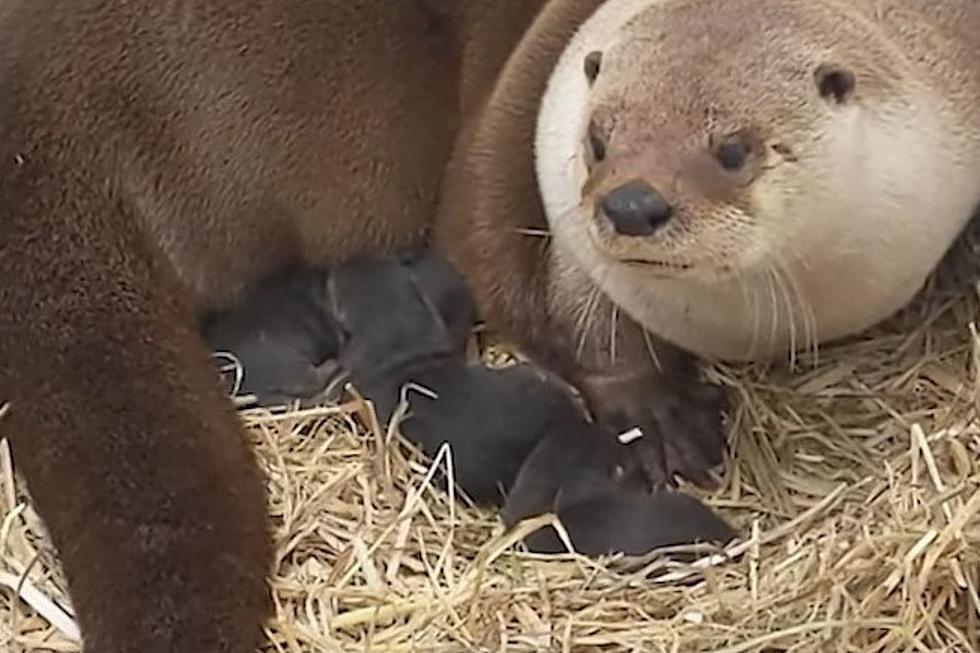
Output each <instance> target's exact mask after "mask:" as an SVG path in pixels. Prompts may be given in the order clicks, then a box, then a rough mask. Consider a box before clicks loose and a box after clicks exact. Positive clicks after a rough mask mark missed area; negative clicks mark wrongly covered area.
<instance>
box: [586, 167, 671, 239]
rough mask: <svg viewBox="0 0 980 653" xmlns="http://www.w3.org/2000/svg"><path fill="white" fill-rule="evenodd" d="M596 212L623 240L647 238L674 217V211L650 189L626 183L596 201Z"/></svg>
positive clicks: (637, 181)
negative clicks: (630, 237)
mask: <svg viewBox="0 0 980 653" xmlns="http://www.w3.org/2000/svg"><path fill="white" fill-rule="evenodd" d="M599 210H600V212H601V213H602V215H603V216H605V218H606V220H608V221H609V223H610V224H611V225H612V228H613V229H614V230H615V231H616V233H618V234H620V235H622V236H650V235H653V234H654V233H656V231H657V230H658V229H660V227H662V226H663V225H665V224H666V223H667V222H668V221H669V220H670V218H671V216H673V214H674V208H673V207H672V206H671V205H670V203H669V202H668V201H667V200H666V199H665V198H664V196H663V195H661V194H660V193H659V192H658V191H657V190H656V189H655V188H654V187H653V186H651V185H650V184H648V183H647V182H645V181H643V180H641V179H634V180H632V181H628V182H626V183H624V184H622V185H621V186H617V187H616V188H614V189H612V190H611V191H609V193H607V194H606V196H605V197H603V198H602V199H601V200H600V201H599Z"/></svg>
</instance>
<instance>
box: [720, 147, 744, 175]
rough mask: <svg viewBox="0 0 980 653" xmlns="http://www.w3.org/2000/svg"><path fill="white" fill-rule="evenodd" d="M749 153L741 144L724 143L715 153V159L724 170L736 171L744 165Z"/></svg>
mask: <svg viewBox="0 0 980 653" xmlns="http://www.w3.org/2000/svg"><path fill="white" fill-rule="evenodd" d="M748 156H749V151H748V149H747V148H746V147H745V145H744V144H743V143H739V142H735V143H724V144H722V145H720V146H719V147H718V150H717V151H716V152H715V158H717V159H718V163H720V164H721V167H722V168H724V169H725V170H738V169H739V168H741V167H742V166H743V165H745V159H747V158H748Z"/></svg>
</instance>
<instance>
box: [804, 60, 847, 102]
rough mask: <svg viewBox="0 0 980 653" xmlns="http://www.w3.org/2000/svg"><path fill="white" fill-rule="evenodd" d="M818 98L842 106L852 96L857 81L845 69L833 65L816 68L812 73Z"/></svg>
mask: <svg viewBox="0 0 980 653" xmlns="http://www.w3.org/2000/svg"><path fill="white" fill-rule="evenodd" d="M813 78H814V80H815V81H816V83H817V90H818V91H820V97H822V98H823V99H825V100H827V101H828V102H833V103H835V104H844V103H845V102H847V101H848V100H850V99H851V96H852V95H853V94H854V87H855V85H856V84H857V79H855V77H854V73H852V72H851V71H850V70H848V69H847V68H844V67H843V66H836V65H833V64H822V65H820V66H817V69H816V70H815V71H814V73H813Z"/></svg>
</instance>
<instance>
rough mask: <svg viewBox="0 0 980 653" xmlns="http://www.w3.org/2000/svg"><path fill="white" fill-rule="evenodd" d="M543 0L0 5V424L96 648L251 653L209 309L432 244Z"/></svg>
mask: <svg viewBox="0 0 980 653" xmlns="http://www.w3.org/2000/svg"><path fill="white" fill-rule="evenodd" d="M542 2H543V0H496V1H495V2H493V3H484V2H473V3H468V4H464V3H458V2H452V1H450V0H445V1H444V2H443V1H440V0H400V1H399V2H390V1H387V0H371V1H362V2H346V1H340V0H318V1H316V2H312V1H309V0H277V1H276V2H258V1H254V0H249V1H245V0H241V1H237V2H233V3H225V2H217V1H207V0H184V1H179V0H175V1H173V2H155V1H150V0H133V1H131V2H126V3H115V2H105V1H102V0H72V1H71V2H61V1H58V0H5V2H4V3H3V4H2V6H0V304H2V306H3V310H2V311H0V361H2V365H0V401H9V402H10V413H9V415H7V417H6V418H5V419H4V420H3V422H2V423H0V428H2V435H4V436H6V437H8V438H9V439H10V442H11V443H12V446H13V451H14V456H15V459H16V464H17V466H18V468H19V469H20V470H22V471H23V472H24V473H25V475H26V477H27V480H28V485H29V488H30V490H31V492H32V494H33V496H34V499H35V502H36V505H37V508H38V510H39V512H40V514H41V515H42V516H43V518H44V519H45V521H46V523H47V526H48V528H49V530H50V532H51V536H52V538H53V540H54V543H55V545H56V546H57V548H58V551H59V554H60V556H61V560H62V562H63V565H64V569H65V572H66V574H67V577H68V581H69V590H70V593H71V596H72V599H73V602H74V605H75V608H76V610H77V616H78V619H79V622H80V626H81V630H82V632H83V637H84V639H85V646H86V651H87V652H88V653H110V652H111V653H115V652H121V651H139V652H140V653H152V652H154V651H160V652H163V651H180V652H181V653H203V652H205V651H207V652H209V653H210V652H212V651H250V650H253V649H254V646H255V644H256V643H257V641H258V638H259V635H260V630H259V625H260V623H261V620H262V618H263V617H264V616H265V615H266V614H268V607H269V601H268V597H267V595H266V589H265V574H266V573H267V572H268V571H269V565H270V562H271V545H272V542H271V536H270V533H269V525H268V524H267V523H266V519H265V510H264V508H265V503H264V492H263V486H262V482H261V480H260V478H259V475H258V474H257V473H256V469H255V463H254V461H253V460H252V456H251V454H250V452H249V450H248V448H247V447H246V445H245V443H244V441H243V432H242V428H241V426H240V424H239V422H238V420H237V419H236V416H235V414H234V413H233V411H232V409H231V407H230V404H229V402H228V401H227V400H226V398H225V397H224V396H222V394H221V392H220V390H219V384H218V383H217V376H216V373H215V371H214V368H213V365H212V362H211V360H210V358H209V356H208V352H207V350H206V348H205V346H204V344H203V342H202V341H201V339H200V337H199V336H198V334H197V333H196V331H195V324H196V323H195V318H196V316H197V314H199V313H200V312H201V311H204V310H211V309H218V308H222V307H225V306H228V305H230V304H232V303H234V302H235V301H236V300H237V299H238V298H239V297H240V296H241V294H242V293H243V292H244V291H245V290H246V289H247V288H249V287H250V286H252V285H253V284H255V283H256V282H257V281H258V280H260V279H262V278H265V277H267V276H268V275H270V274H272V273H273V272H275V271H278V270H281V269H283V268H284V267H286V266H288V265H290V264H326V263H330V262H333V261H336V260H338V259H339V258H340V257H341V256H346V255H349V254H352V253H356V252H359V251H364V250H386V249H391V248H393V247H395V246H397V245H405V244H408V243H410V242H411V241H413V240H415V239H417V238H419V237H420V235H421V234H422V232H423V231H424V229H425V226H426V224H427V222H428V219H429V217H430V214H431V213H432V211H433V210H434V206H435V202H436V198H437V196H438V192H439V183H440V180H441V170H442V167H443V165H444V162H445V159H446V158H447V156H448V155H449V150H450V147H451V143H452V140H453V134H454V133H455V131H456V129H457V127H458V125H459V123H460V111H461V108H465V109H466V110H469V108H470V107H472V106H473V104H474V103H475V102H477V101H478V100H479V98H480V97H481V94H483V93H484V92H485V91H484V90H483V89H485V88H486V87H487V84H488V83H489V82H490V81H491V80H492V79H493V76H494V74H495V70H496V68H497V67H498V66H499V65H500V63H501V62H502V60H503V58H504V56H505V55H506V53H507V51H508V50H509V49H510V48H511V46H512V43H513V41H515V40H516V39H518V38H519V37H520V34H521V31H522V30H521V27H522V26H523V25H525V24H527V22H528V21H529V20H530V18H531V17H532V16H533V14H534V13H535V12H536V10H537V8H538V7H539V6H540V5H541V4H542ZM470 10H472V13H470ZM463 62H468V63H467V66H468V67H467V68H466V71H465V74H462V75H461V74H460V71H461V65H462V63H463ZM453 80H459V83H454V82H453Z"/></svg>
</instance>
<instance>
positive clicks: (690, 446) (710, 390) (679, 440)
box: [634, 379, 727, 487]
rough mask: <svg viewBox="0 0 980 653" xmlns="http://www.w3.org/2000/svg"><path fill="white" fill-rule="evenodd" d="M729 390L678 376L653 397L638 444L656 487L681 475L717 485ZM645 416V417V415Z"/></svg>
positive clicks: (705, 484)
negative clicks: (715, 472)
mask: <svg viewBox="0 0 980 653" xmlns="http://www.w3.org/2000/svg"><path fill="white" fill-rule="evenodd" d="M726 399H727V397H726V395H725V391H724V390H723V389H722V388H720V387H718V386H714V385H709V384H706V383H703V382H701V381H700V380H697V379H673V380H672V382H671V383H670V384H669V385H662V386H661V387H660V388H659V389H658V390H657V392H656V393H654V394H653V395H652V396H651V397H650V398H649V400H648V411H649V412H648V415H647V416H646V419H645V420H643V421H641V422H640V424H639V426H640V428H641V430H642V431H643V437H642V438H640V439H638V440H637V441H636V442H635V444H634V446H636V447H637V453H638V455H639V456H640V458H641V462H642V464H643V467H644V469H645V470H646V472H647V475H648V476H649V477H650V480H651V482H652V483H654V484H655V485H662V484H667V485H670V484H673V482H674V479H675V477H677V476H680V477H682V478H684V479H686V480H687V481H690V482H692V483H695V484H696V485H699V486H701V487H710V486H713V485H714V479H713V476H712V474H711V472H712V470H713V469H714V468H715V467H717V466H718V465H720V464H721V463H722V462H723V461H724V454H725V431H724V424H723V420H722V415H723V412H724V410H725V409H726V408H727V401H726ZM641 419H642V416H641Z"/></svg>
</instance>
